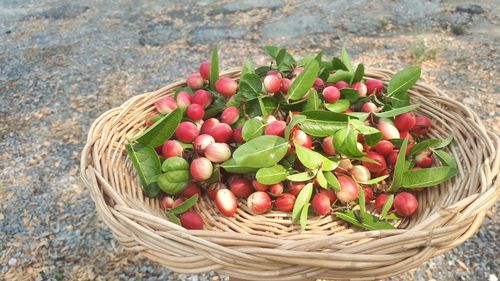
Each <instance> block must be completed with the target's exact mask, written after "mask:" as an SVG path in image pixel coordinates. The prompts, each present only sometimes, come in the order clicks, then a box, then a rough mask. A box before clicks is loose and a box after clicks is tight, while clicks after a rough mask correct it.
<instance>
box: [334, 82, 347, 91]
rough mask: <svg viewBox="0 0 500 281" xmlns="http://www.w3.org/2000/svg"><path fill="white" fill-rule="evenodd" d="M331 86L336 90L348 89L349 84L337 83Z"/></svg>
mask: <svg viewBox="0 0 500 281" xmlns="http://www.w3.org/2000/svg"><path fill="white" fill-rule="evenodd" d="M333 86H335V88H337V89H339V90H340V89H344V88H349V84H348V83H347V82H346V81H337V82H335V83H333Z"/></svg>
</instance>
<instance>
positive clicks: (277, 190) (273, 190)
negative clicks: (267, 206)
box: [267, 182, 285, 197]
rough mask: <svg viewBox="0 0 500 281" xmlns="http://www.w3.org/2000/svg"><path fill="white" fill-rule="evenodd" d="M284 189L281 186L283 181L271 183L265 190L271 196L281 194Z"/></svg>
mask: <svg viewBox="0 0 500 281" xmlns="http://www.w3.org/2000/svg"><path fill="white" fill-rule="evenodd" d="M284 189H285V187H284V186H283V183H281V182H280V183H276V184H273V185H271V186H270V187H269V189H268V190H267V192H269V194H271V196H274V197H276V196H280V195H281V194H283V190H284Z"/></svg>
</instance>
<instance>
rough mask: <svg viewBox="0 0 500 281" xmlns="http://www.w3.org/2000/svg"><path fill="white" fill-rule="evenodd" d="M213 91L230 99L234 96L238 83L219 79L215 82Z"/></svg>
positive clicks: (225, 78) (228, 79) (223, 78)
mask: <svg viewBox="0 0 500 281" xmlns="http://www.w3.org/2000/svg"><path fill="white" fill-rule="evenodd" d="M215 89H216V90H217V92H219V94H221V95H223V96H225V97H230V96H233V95H234V94H236V90H237V89H238V83H237V82H236V80H234V79H233V78H229V77H221V78H219V80H217V81H216V82H215Z"/></svg>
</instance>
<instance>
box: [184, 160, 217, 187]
mask: <svg viewBox="0 0 500 281" xmlns="http://www.w3.org/2000/svg"><path fill="white" fill-rule="evenodd" d="M189 171H190V172H191V176H192V177H193V179H195V180H197V181H201V182H202V181H206V180H208V179H209V178H210V177H211V176H212V172H213V166H212V162H210V160H208V159H207V158H205V157H200V158H196V159H194V160H193V161H192V162H191V165H190V167H189Z"/></svg>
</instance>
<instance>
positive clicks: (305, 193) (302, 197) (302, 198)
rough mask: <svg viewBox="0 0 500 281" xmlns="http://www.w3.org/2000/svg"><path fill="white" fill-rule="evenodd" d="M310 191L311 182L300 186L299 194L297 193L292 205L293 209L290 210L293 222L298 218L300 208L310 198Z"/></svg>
mask: <svg viewBox="0 0 500 281" xmlns="http://www.w3.org/2000/svg"><path fill="white" fill-rule="evenodd" d="M312 192H313V184H312V183H308V184H306V185H305V186H304V187H303V188H302V190H301V191H300V193H299V195H297V199H296V200H295V204H294V205H293V210H292V221H293V222H296V221H297V220H298V219H299V216H300V214H301V212H302V209H303V208H304V206H305V205H306V204H308V203H309V201H310V200H311V195H312Z"/></svg>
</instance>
